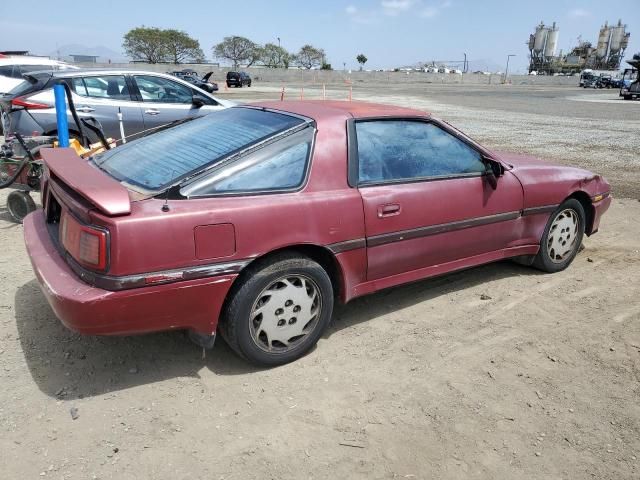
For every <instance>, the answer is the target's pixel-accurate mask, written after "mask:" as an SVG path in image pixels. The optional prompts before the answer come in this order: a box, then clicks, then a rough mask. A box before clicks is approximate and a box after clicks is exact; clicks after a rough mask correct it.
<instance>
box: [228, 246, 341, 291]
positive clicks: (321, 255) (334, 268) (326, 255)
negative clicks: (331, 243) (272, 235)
mask: <svg viewBox="0 0 640 480" xmlns="http://www.w3.org/2000/svg"><path fill="white" fill-rule="evenodd" d="M283 253H294V254H299V255H302V256H305V257H308V258H310V259H311V260H313V261H315V262H317V263H318V264H319V265H320V266H321V267H322V268H323V269H324V270H325V271H326V272H327V275H329V279H330V280H331V286H332V287H333V293H334V297H335V298H336V299H338V300H339V301H341V302H342V299H343V298H344V285H345V280H344V272H343V269H342V267H341V266H340V262H339V261H338V259H337V258H336V256H335V255H334V253H333V252H332V251H331V250H329V249H328V248H327V247H324V246H321V245H316V244H306V243H303V244H294V245H287V246H284V247H280V248H276V249H274V250H270V251H269V252H267V253H264V254H262V255H259V256H258V257H256V258H254V259H253V260H252V261H251V263H249V264H248V265H247V266H246V267H245V268H244V269H243V270H242V272H240V275H238V278H236V280H235V281H234V282H233V286H232V287H231V289H230V290H229V294H227V298H229V297H231V294H232V293H233V291H234V287H237V286H239V285H241V283H242V280H243V279H244V277H246V276H247V275H251V272H252V271H253V270H255V269H256V268H259V267H260V266H261V265H263V264H265V263H267V262H269V261H270V260H271V259H272V258H274V257H276V256H278V255H280V254H283Z"/></svg>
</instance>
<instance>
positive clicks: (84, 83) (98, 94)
mask: <svg viewBox="0 0 640 480" xmlns="http://www.w3.org/2000/svg"><path fill="white" fill-rule="evenodd" d="M71 86H72V88H73V90H74V92H75V93H76V94H78V95H80V96H82V97H92V98H105V99H111V100H131V94H130V93H129V87H128V86H127V82H126V80H125V78H124V75H105V76H96V77H93V76H91V77H74V78H73V79H72V81H71Z"/></svg>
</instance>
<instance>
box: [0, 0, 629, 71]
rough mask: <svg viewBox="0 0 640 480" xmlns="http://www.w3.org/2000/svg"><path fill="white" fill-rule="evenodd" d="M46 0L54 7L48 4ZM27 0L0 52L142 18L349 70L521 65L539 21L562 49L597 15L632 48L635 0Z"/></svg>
mask: <svg viewBox="0 0 640 480" xmlns="http://www.w3.org/2000/svg"><path fill="white" fill-rule="evenodd" d="M54 4H55V5H56V6H55V7H54ZM92 5H93V3H92V2H75V1H71V0H58V1H56V2H53V1H51V0H49V1H40V0H32V1H30V2H28V11H29V12H33V15H27V14H25V13H24V12H22V10H21V13H15V15H13V14H11V13H9V14H6V13H5V14H3V15H2V18H1V19H0V32H1V33H0V50H4V49H29V50H31V51H32V52H34V53H49V52H52V51H55V49H56V46H60V45H65V44H70V43H74V44H83V45H87V46H97V45H102V46H106V47H109V48H111V49H113V50H116V51H121V44H122V36H123V35H124V33H126V32H127V31H128V30H129V29H130V28H132V27H135V26H139V25H146V26H158V27H162V28H168V27H171V28H178V29H181V30H185V31H186V32H188V33H189V34H190V35H192V36H193V37H195V38H197V39H198V40H199V41H200V43H201V46H202V47H203V49H204V51H205V53H206V54H207V56H208V57H210V56H211V46H212V45H214V44H215V43H217V42H219V41H220V40H221V39H222V38H223V37H224V36H227V35H234V34H235V35H243V36H247V37H249V38H251V39H252V40H254V41H256V42H259V43H265V42H274V43H277V37H280V38H281V41H282V45H283V46H284V47H286V48H288V49H289V50H292V51H296V50H297V49H298V48H299V47H300V46H301V45H303V44H305V43H311V44H313V45H316V46H318V47H322V48H324V49H325V51H326V52H327V56H328V61H329V62H330V63H332V64H333V66H334V68H342V65H343V62H346V64H347V68H355V67H356V66H357V62H356V60H355V57H356V55H357V54H358V53H364V54H365V55H367V57H368V58H369V63H367V68H385V67H393V66H400V65H406V64H412V63H415V62H418V61H427V60H457V59H461V58H462V55H463V53H465V52H466V53H467V56H468V58H469V59H470V60H472V61H473V60H475V61H485V62H490V63H492V64H496V65H502V64H504V62H505V58H506V56H507V54H516V55H517V57H516V58H515V59H512V62H513V63H512V65H514V67H515V69H516V70H518V69H519V70H524V69H525V68H526V66H527V64H528V60H527V55H528V50H527V48H526V46H525V42H526V41H527V40H528V36H529V33H531V32H533V30H534V27H535V26H536V25H537V24H538V23H539V22H540V21H541V20H543V21H544V22H545V23H547V24H550V23H551V22H553V21H555V22H557V24H558V26H559V28H560V39H559V48H562V49H563V50H564V51H567V50H569V49H570V48H571V47H572V46H574V45H575V44H576V39H577V37H578V35H582V38H583V39H585V40H590V41H592V42H594V43H595V42H596V41H597V35H598V31H599V28H600V26H601V25H602V23H604V21H605V20H608V21H609V23H610V24H611V23H615V22H617V21H618V18H622V21H623V23H626V24H627V25H628V31H630V32H631V42H630V46H629V49H628V50H627V56H628V57H630V56H631V55H632V54H633V53H634V52H637V51H640V0H616V1H606V0H605V1H603V0H600V1H591V0H581V1H574V0H535V1H532V0H529V1H523V0H510V1H509V0H477V1H475V0H347V1H337V0H324V1H322V2H310V1H300V0H298V1H294V0H279V1H278V0H272V1H265V0H243V1H241V2H228V1H217V0H209V1H206V2H205V1H199V0H191V1H184V2H175V1H173V2H169V1H167V0H164V1H159V0H154V1H149V0H134V1H131V0H129V1H123V0H110V1H108V2H98V3H97V4H95V5H100V7H99V8H95V13H94V12H92Z"/></svg>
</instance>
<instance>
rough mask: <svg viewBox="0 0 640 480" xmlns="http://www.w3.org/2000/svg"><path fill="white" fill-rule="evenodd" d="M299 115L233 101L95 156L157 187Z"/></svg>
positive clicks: (148, 187) (127, 177) (114, 171)
mask: <svg viewBox="0 0 640 480" xmlns="http://www.w3.org/2000/svg"><path fill="white" fill-rule="evenodd" d="M304 123H305V121H304V120H303V119H301V118H299V117H294V116H291V115H286V114H282V113H276V112H269V111H264V110H259V109H255V108H245V107H235V108H229V109H226V110H222V111H220V112H215V113H211V114H209V115H207V116H205V117H202V118H198V119H195V120H192V121H189V122H188V123H184V124H182V125H178V126H175V127H173V128H170V129H168V130H165V131H163V132H159V133H157V134H155V135H150V136H148V137H144V138H141V139H139V140H135V141H133V142H128V143H126V144H125V145H122V146H120V147H118V148H116V149H113V150H109V151H107V152H105V153H103V154H101V155H96V156H95V157H94V160H93V161H94V162H95V163H96V165H98V167H99V168H101V169H102V170H104V171H105V172H107V173H108V174H109V175H111V176H112V177H114V178H115V179H117V180H119V181H121V182H125V183H127V184H129V185H130V186H132V187H133V189H136V188H135V187H140V188H142V190H143V191H161V190H164V189H166V188H167V187H169V186H171V185H172V184H174V183H175V182H177V181H178V180H181V179H184V178H187V177H189V176H191V175H193V174H195V173H197V172H199V171H201V170H203V169H205V168H207V167H210V166H214V165H216V164H218V163H220V162H221V161H222V160H223V159H224V158H226V157H228V156H229V155H232V154H234V153H236V152H239V151H241V150H244V149H246V148H248V147H250V146H252V145H255V144H256V143H259V142H261V141H263V140H266V139H268V138H270V137H272V136H274V135H276V134H278V133H280V132H283V131H285V130H289V129H291V128H294V127H296V126H298V125H302V124H304Z"/></svg>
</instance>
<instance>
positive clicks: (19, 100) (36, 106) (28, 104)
mask: <svg viewBox="0 0 640 480" xmlns="http://www.w3.org/2000/svg"><path fill="white" fill-rule="evenodd" d="M11 106H13V107H22V108H26V109H27V110H42V109H45V108H52V106H51V105H49V104H48V103H41V102H34V101H31V100H29V99H28V98H26V97H16V98H14V99H12V100H11Z"/></svg>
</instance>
